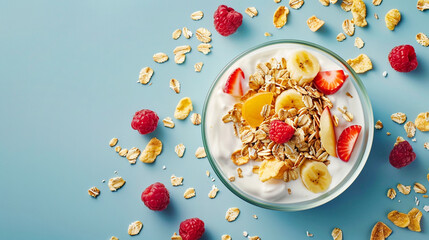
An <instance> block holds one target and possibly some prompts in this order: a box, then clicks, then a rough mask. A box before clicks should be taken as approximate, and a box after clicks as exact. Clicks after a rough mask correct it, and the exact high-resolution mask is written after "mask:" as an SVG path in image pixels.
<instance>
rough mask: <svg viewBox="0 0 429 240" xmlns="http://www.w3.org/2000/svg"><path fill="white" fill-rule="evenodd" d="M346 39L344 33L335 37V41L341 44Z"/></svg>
mask: <svg viewBox="0 0 429 240" xmlns="http://www.w3.org/2000/svg"><path fill="white" fill-rule="evenodd" d="M345 39H346V35H344V33H338V35H337V41H338V42H342V41H344V40H345Z"/></svg>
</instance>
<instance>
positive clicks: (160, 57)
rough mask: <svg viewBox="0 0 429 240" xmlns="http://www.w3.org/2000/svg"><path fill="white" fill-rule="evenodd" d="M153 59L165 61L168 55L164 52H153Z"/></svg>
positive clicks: (160, 61)
mask: <svg viewBox="0 0 429 240" xmlns="http://www.w3.org/2000/svg"><path fill="white" fill-rule="evenodd" d="M153 60H154V61H155V62H157V63H163V62H166V61H167V60H168V56H167V54H165V53H162V52H159V53H155V55H153Z"/></svg>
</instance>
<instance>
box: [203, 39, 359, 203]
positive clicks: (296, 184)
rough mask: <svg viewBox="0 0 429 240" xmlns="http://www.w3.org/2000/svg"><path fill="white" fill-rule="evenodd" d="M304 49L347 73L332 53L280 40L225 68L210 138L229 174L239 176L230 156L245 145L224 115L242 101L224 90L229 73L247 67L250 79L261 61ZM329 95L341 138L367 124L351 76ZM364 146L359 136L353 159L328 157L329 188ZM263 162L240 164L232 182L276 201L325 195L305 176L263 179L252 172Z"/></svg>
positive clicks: (211, 111) (209, 117)
mask: <svg viewBox="0 0 429 240" xmlns="http://www.w3.org/2000/svg"><path fill="white" fill-rule="evenodd" d="M300 49H305V50H307V51H309V52H311V53H312V54H313V55H314V56H315V57H317V59H318V60H319V63H320V66H321V71H327V70H337V69H343V70H344V72H347V71H346V69H345V68H343V67H342V66H340V65H337V64H336V63H335V62H333V61H332V60H331V59H330V58H328V57H327V56H328V55H325V53H323V52H320V51H318V50H316V49H312V48H306V47H304V46H302V45H298V44H291V43H279V44H274V45H270V46H266V47H263V48H260V49H258V50H256V51H253V52H251V53H249V54H247V55H246V56H244V57H242V58H241V59H239V60H237V61H236V62H235V63H234V64H232V66H231V67H230V68H229V69H227V70H226V71H225V73H224V74H223V75H222V76H221V78H220V80H219V81H218V82H217V84H216V85H215V86H214V89H213V92H212V94H211V97H210V99H209V102H208V105H207V109H206V118H205V119H206V121H205V124H206V125H205V127H206V139H207V145H208V147H209V150H210V153H211V155H212V158H213V160H214V161H216V162H217V163H218V165H219V167H220V170H221V171H223V172H224V174H225V175H226V176H228V177H230V176H236V175H237V166H236V165H235V164H234V163H233V162H232V161H231V159H230V157H231V153H232V152H234V151H235V150H237V149H240V148H241V146H242V144H241V141H240V139H239V138H238V137H236V136H235V135H234V130H233V125H232V123H226V124H225V123H223V122H222V117H223V116H224V115H225V114H226V113H227V112H228V111H229V110H230V109H231V108H232V107H233V105H234V104H235V103H237V102H238V101H239V99H236V98H234V97H232V96H230V95H228V94H226V93H224V92H223V91H222V87H223V86H224V85H225V83H226V81H227V79H228V77H229V75H230V74H231V73H232V72H233V71H234V70H235V69H236V68H238V67H239V68H241V69H242V70H243V72H244V74H245V77H246V82H247V80H248V77H249V76H250V75H251V74H253V73H255V71H256V65H257V64H258V63H260V62H268V61H269V60H270V59H271V58H273V57H274V58H276V59H277V60H278V61H280V60H281V58H282V57H284V58H286V60H287V59H288V57H289V55H290V54H291V53H292V52H294V51H296V50H300ZM246 90H247V89H246ZM346 92H349V93H350V94H351V95H352V96H353V98H350V97H348V96H346ZM328 97H329V99H330V100H331V101H332V103H333V104H334V107H333V108H332V109H331V113H332V114H334V115H337V116H338V117H339V119H340V120H339V125H338V127H336V130H335V133H336V136H337V138H338V137H339V135H340V134H341V132H342V130H343V129H344V128H346V127H348V126H350V125H354V124H357V125H361V126H362V128H364V124H365V123H364V115H363V108H362V104H361V101H360V99H359V96H358V93H357V91H356V89H355V87H354V86H353V83H352V82H351V80H350V79H347V80H346V81H345V83H344V85H343V86H342V88H341V89H340V90H339V91H338V92H336V93H335V94H333V95H328ZM343 106H346V107H347V109H348V110H349V112H351V113H352V114H353V115H354V120H353V121H352V122H351V123H349V122H346V121H345V120H344V119H343V118H342V117H341V113H340V112H339V111H338V110H337V107H343ZM362 145H363V140H362V137H359V138H358V142H357V143H356V146H355V149H354V151H353V154H352V156H351V158H350V160H349V162H343V161H342V160H340V159H339V158H335V157H332V156H330V157H329V158H328V159H329V160H330V162H331V163H330V164H329V166H328V170H329V172H330V174H331V175H332V183H331V185H330V187H329V189H328V190H327V191H329V190H331V189H332V188H334V187H335V186H336V185H338V184H339V183H340V182H341V181H342V180H343V179H344V177H345V176H346V175H347V174H348V173H349V172H350V170H351V169H352V168H353V166H354V165H355V164H356V162H357V156H358V154H357V153H358V152H359V149H360V148H361V147H362ZM259 164H260V162H256V161H252V160H251V161H249V163H247V164H245V165H242V166H240V168H241V169H242V170H243V175H244V177H243V178H238V177H236V178H235V181H234V182H232V183H231V184H233V185H235V186H236V187H237V188H239V189H240V190H242V191H243V192H245V193H247V194H249V195H251V196H253V197H255V198H258V199H261V200H264V201H267V202H273V203H296V202H302V201H306V200H311V199H314V198H316V197H318V196H320V195H321V194H323V193H318V194H316V193H312V192H310V191H309V190H307V189H306V188H305V186H304V184H303V183H302V181H301V178H299V179H297V180H295V181H290V182H287V183H286V182H284V181H282V180H277V179H272V180H269V181H267V182H261V181H260V180H259V177H258V175H257V174H253V173H252V168H253V166H254V165H259ZM288 188H290V189H291V190H292V193H291V194H288V191H287V189H288Z"/></svg>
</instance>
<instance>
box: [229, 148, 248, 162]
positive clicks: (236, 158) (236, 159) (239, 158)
mask: <svg viewBox="0 0 429 240" xmlns="http://www.w3.org/2000/svg"><path fill="white" fill-rule="evenodd" d="M231 160H232V162H233V163H234V164H235V165H237V166H241V165H244V164H246V163H248V162H249V157H248V156H242V155H241V149H239V150H236V151H235V152H233V153H232V154H231Z"/></svg>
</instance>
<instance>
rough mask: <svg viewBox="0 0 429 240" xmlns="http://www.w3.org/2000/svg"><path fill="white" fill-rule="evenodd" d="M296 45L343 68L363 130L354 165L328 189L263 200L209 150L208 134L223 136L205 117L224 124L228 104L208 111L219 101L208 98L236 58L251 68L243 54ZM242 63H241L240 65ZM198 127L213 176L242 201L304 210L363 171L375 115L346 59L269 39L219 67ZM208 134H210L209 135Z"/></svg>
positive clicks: (307, 44) (341, 189) (266, 54)
mask: <svg viewBox="0 0 429 240" xmlns="http://www.w3.org/2000/svg"><path fill="white" fill-rule="evenodd" d="M296 47H298V48H305V49H308V50H310V51H312V52H314V53H317V54H321V55H323V56H324V57H326V58H327V59H329V60H330V61H331V62H333V63H335V64H336V66H339V67H341V68H342V69H343V70H344V72H345V73H346V74H347V75H348V76H349V77H348V79H347V80H346V81H349V82H351V83H352V84H353V87H354V88H355V90H356V92H355V94H356V93H357V94H358V96H359V99H360V102H361V106H360V107H361V108H359V109H362V111H361V113H363V116H359V117H358V118H360V121H361V122H362V131H361V133H360V135H359V139H358V143H357V146H356V148H355V149H354V151H353V155H352V158H351V160H350V162H351V164H353V166H351V169H350V170H349V172H348V173H347V174H345V176H344V177H343V178H342V180H339V183H338V184H337V185H336V186H333V187H330V189H328V190H327V191H326V192H324V193H321V194H318V195H317V196H315V197H313V198H312V199H309V200H302V201H296V202H281V201H267V200H266V199H263V198H261V197H258V196H255V195H254V194H251V193H249V192H248V191H245V190H243V189H241V187H239V186H238V184H236V182H231V181H229V179H228V175H227V174H226V170H227V169H225V168H222V166H221V165H220V164H219V161H217V159H215V157H214V156H213V154H212V150H213V152H215V151H219V149H218V148H219V146H217V145H216V144H213V143H212V142H213V141H214V140H210V139H211V138H208V137H213V136H214V135H213V133H211V132H213V131H217V132H219V133H218V134H220V135H219V136H218V135H216V136H214V137H215V138H219V137H222V136H221V134H222V133H220V132H221V130H222V129H220V128H216V126H213V124H212V125H210V126H208V124H209V123H208V122H209V121H207V118H210V119H219V122H220V123H221V124H223V123H222V121H221V118H222V116H223V115H224V114H226V112H227V111H228V109H229V107H228V106H222V107H223V108H222V111H223V112H216V111H214V112H208V106H209V105H210V106H213V104H220V103H218V102H214V103H212V102H211V101H218V99H216V98H214V97H212V95H213V94H214V89H217V90H216V91H219V87H220V85H219V84H222V83H220V80H221V79H225V77H226V76H229V74H231V72H232V71H233V69H235V68H236V67H237V66H234V64H235V63H237V61H239V62H240V64H242V65H252V66H250V67H251V68H252V69H255V67H256V63H257V62H255V61H247V60H246V59H249V58H245V57H246V56H256V54H257V56H258V58H260V59H264V60H263V61H268V60H269V58H271V57H270V55H271V54H270V53H269V52H270V51H271V52H272V50H270V49H276V48H278V49H286V48H292V49H293V48H296ZM251 58H252V57H250V59H251ZM246 61H247V62H246ZM243 62H244V64H243ZM261 62H262V61H261ZM237 64H238V63H237ZM242 65H240V67H241V66H242ZM321 65H322V67H323V63H321ZM247 67H249V66H247ZM243 70H244V69H243ZM253 72H254V70H253V71H252V72H251V73H253ZM246 77H248V76H246ZM353 91H354V90H353ZM334 111H335V110H334ZM216 121H217V120H216ZM209 128H212V129H213V128H215V130H210V131H208V129H209ZM201 129H202V137H203V144H204V148H205V151H206V153H207V158H208V160H209V162H210V165H211V166H212V168H213V170H214V172H215V173H216V175H217V176H218V178H219V179H220V180H221V181H222V183H223V184H224V185H225V186H226V187H227V188H228V189H229V190H230V191H231V192H233V193H234V194H235V195H237V196H238V197H240V198H241V199H243V200H245V201H247V202H249V203H251V204H254V205H256V206H259V207H263V208H268V209H274V210H281V211H300V210H305V209H310V208H314V207H317V206H320V205H322V204H324V203H326V202H328V201H330V200H332V199H334V198H335V197H337V196H338V195H340V194H341V193H342V192H344V191H345V190H346V189H347V188H348V187H349V186H350V185H351V184H352V183H353V181H354V180H355V179H356V178H357V176H358V175H359V173H360V172H361V171H362V169H363V167H364V165H365V163H366V161H367V159H368V156H369V153H370V150H371V146H372V141H373V135H374V117H373V113H372V107H371V103H370V100H369V98H368V95H367V92H366V90H365V87H364V85H363V84H362V81H361V80H360V79H359V77H358V76H357V74H356V73H355V72H354V71H353V69H352V68H351V67H350V66H349V65H348V64H347V63H346V61H344V60H343V59H342V58H341V57H340V56H338V55H337V54H335V53H334V52H332V51H330V50H329V49H326V48H324V47H322V46H319V45H317V44H314V43H310V42H306V41H301V40H277V41H270V42H266V43H263V44H261V45H258V46H256V47H253V48H251V49H249V50H247V51H245V52H243V53H241V54H240V55H238V56H237V57H235V58H234V59H233V60H232V61H230V62H229V63H228V64H227V65H226V66H225V67H224V68H223V69H222V71H221V72H220V73H219V75H218V76H217V77H216V79H215V81H214V83H213V84H212V86H211V88H210V90H209V92H208V94H207V97H206V99H205V103H204V109H203V116H202V128H201ZM218 129H219V130H218ZM231 131H233V128H232V126H231ZM211 134H212V135H213V136H211ZM338 136H339V135H338V133H337V137H338ZM223 139H224V138H222V140H217V141H225V143H223V144H229V143H228V140H229V138H225V140H223ZM358 145H359V146H358ZM337 160H338V161H340V160H339V159H337ZM331 162H332V161H331ZM229 176H231V175H229ZM296 181H301V180H300V179H297V180H296ZM249 184H250V182H249Z"/></svg>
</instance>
